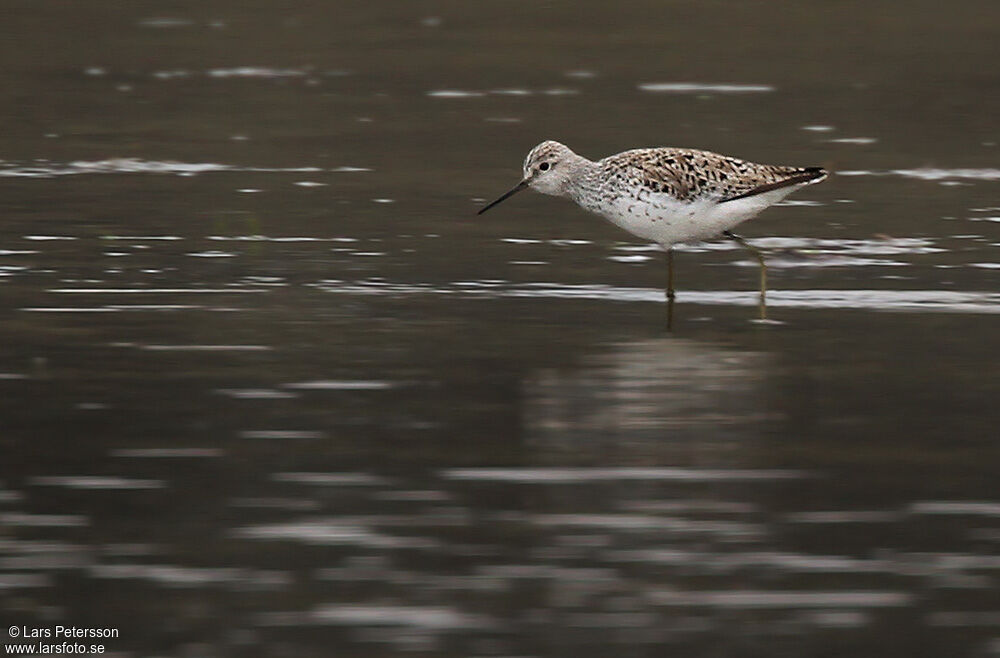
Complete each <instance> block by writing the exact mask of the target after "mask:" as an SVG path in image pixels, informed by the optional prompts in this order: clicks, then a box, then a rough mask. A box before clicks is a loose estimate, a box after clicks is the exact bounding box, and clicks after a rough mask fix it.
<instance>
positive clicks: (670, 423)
mask: <svg viewBox="0 0 1000 658" xmlns="http://www.w3.org/2000/svg"><path fill="white" fill-rule="evenodd" d="M768 363H769V358H768V355H767V354H765V353H761V352H751V351H740V350H735V349H730V348H727V347H725V346H720V345H713V344H711V343H706V342H699V341H695V340H688V339H682V338H676V337H664V338H653V339H647V340H641V341H633V342H628V343H620V344H614V345H611V346H608V347H607V348H606V349H604V351H601V352H599V353H596V354H594V355H592V356H591V357H590V358H589V359H587V360H586V362H585V363H584V365H583V366H582V367H580V368H577V369H573V370H557V369H545V370H540V371H538V372H537V373H535V374H534V375H533V376H532V377H530V378H529V379H528V380H527V381H526V382H525V384H524V393H525V398H526V406H525V409H526V410H525V425H526V435H527V437H528V440H529V441H530V442H531V445H532V446H533V448H534V449H535V450H537V451H539V452H540V454H541V455H546V454H547V455H549V456H550V457H551V458H553V459H563V458H566V457H567V456H569V457H572V458H573V459H575V460H581V461H587V460H590V459H599V460H600V461H601V463H609V461H608V460H610V461H611V462H615V463H642V464H650V463H675V462H677V460H680V461H682V462H683V461H687V460H688V459H691V458H693V456H694V455H695V454H697V455H700V457H698V458H697V461H698V462H699V463H700V462H702V461H705V460H707V462H713V461H716V460H721V461H720V462H719V463H720V464H721V463H723V462H725V463H729V464H731V463H732V460H733V459H736V458H735V457H734V456H733V455H731V454H730V455H729V456H723V454H722V453H727V452H728V451H731V450H732V448H733V446H734V444H736V443H738V442H739V441H740V440H745V439H749V438H751V437H753V436H755V435H756V434H757V433H758V428H759V425H760V421H761V420H762V419H765V418H766V417H767V414H766V411H765V410H764V406H763V393H762V388H763V386H762V384H763V381H764V378H765V377H766V376H767V371H768ZM719 451H722V452H719ZM712 454H714V455H715V456H714V457H712V456H710V455H712Z"/></svg>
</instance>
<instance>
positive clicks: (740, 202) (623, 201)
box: [577, 186, 798, 247]
mask: <svg viewBox="0 0 1000 658" xmlns="http://www.w3.org/2000/svg"><path fill="white" fill-rule="evenodd" d="M796 187H798V186H789V187H784V188H779V189H777V190H771V191H770V192H764V193H763V194H757V195H755V196H751V197H747V198H744V199H736V200H734V201H726V202H724V203H718V202H717V201H716V200H713V199H695V200H693V201H679V200H678V199H676V198H675V197H673V196H671V195H669V194H660V193H654V192H644V193H643V194H640V195H638V197H632V196H626V195H615V196H614V197H612V198H607V197H605V198H596V199H578V200H577V203H579V204H580V205H581V206H582V207H583V208H585V209H587V210H590V211H591V212H594V213H596V214H598V215H600V216H602V217H604V218H605V219H607V220H609V221H611V222H612V223H613V224H615V225H616V226H619V227H621V228H623V229H625V230H626V231H628V232H629V233H631V234H632V235H635V236H637V237H640V238H643V239H645V240H650V241H652V242H656V243H659V244H661V245H663V246H665V247H668V246H670V245H672V244H676V243H679V242H699V241H701V240H709V239H712V238H718V237H720V236H721V235H722V232H723V231H728V230H731V229H732V228H734V227H736V226H737V225H739V224H741V223H742V222H745V221H746V220H748V219H750V218H752V217H754V216H756V215H757V214H758V213H760V212H761V211H762V210H764V209H765V208H767V207H768V206H771V205H774V204H775V203H777V202H778V201H780V200H781V199H783V198H785V197H786V196H788V195H789V194H791V193H792V192H793V191H794V190H795V189H796Z"/></svg>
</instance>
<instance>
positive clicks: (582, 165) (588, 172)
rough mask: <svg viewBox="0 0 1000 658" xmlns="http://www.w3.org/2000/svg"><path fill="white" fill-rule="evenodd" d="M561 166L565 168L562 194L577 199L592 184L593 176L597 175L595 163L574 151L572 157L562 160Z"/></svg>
mask: <svg viewBox="0 0 1000 658" xmlns="http://www.w3.org/2000/svg"><path fill="white" fill-rule="evenodd" d="M563 166H564V167H565V168H566V171H565V176H566V177H565V181H566V183H565V185H564V187H563V190H562V192H563V194H562V196H565V197H569V198H570V199H573V200H574V201H577V200H578V199H579V197H580V196H581V194H583V193H584V192H585V191H586V190H588V189H590V187H591V186H592V185H593V180H594V176H596V175H597V163H596V162H594V161H592V160H588V159H587V158H585V157H583V156H582V155H577V154H575V153H574V154H573V158H572V159H569V160H567V161H566V162H564V163H563Z"/></svg>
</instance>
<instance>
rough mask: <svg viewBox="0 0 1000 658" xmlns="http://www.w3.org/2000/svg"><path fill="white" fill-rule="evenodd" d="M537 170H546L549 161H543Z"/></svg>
mask: <svg viewBox="0 0 1000 658" xmlns="http://www.w3.org/2000/svg"><path fill="white" fill-rule="evenodd" d="M538 170H539V171H548V170H549V163H548V162H543V163H542V164H540V165H538Z"/></svg>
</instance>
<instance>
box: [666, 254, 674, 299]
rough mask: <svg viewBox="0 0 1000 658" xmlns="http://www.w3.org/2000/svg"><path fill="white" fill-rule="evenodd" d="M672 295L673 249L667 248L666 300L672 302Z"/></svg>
mask: <svg viewBox="0 0 1000 658" xmlns="http://www.w3.org/2000/svg"><path fill="white" fill-rule="evenodd" d="M675 296H676V295H675V293H674V248H673V247H668V248H667V299H670V300H672V299H673V298H674V297H675Z"/></svg>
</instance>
